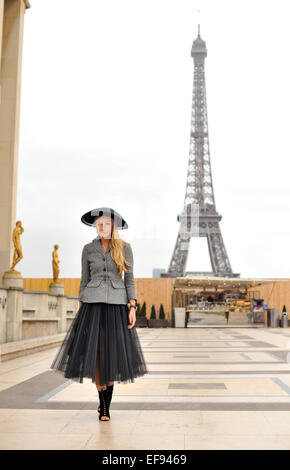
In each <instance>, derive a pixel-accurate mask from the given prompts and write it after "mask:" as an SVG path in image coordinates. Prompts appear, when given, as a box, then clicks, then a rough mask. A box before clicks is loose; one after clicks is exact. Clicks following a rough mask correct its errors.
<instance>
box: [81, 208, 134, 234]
mask: <svg viewBox="0 0 290 470" xmlns="http://www.w3.org/2000/svg"><path fill="white" fill-rule="evenodd" d="M98 215H105V216H107V217H111V219H113V221H114V223H115V227H116V228H118V229H120V230H124V229H126V228H128V224H127V222H126V220H125V219H124V218H123V217H122V216H121V215H120V214H119V213H118V212H117V211H115V210H114V209H112V208H111V207H98V208H97V209H93V210H91V211H89V212H86V213H85V214H84V215H82V216H81V221H82V222H83V223H84V224H86V225H90V226H91V227H95V226H96V223H95V218H96V217H97V216H98Z"/></svg>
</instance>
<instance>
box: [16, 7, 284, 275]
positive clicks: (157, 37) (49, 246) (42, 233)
mask: <svg viewBox="0 0 290 470" xmlns="http://www.w3.org/2000/svg"><path fill="white" fill-rule="evenodd" d="M30 3H31V8H30V9H28V10H26V14H25V25H24V44H23V69H22V86H21V113H20V146H19V171H18V201H17V220H18V219H20V220H21V221H22V222H23V226H24V230H25V231H24V233H23V235H22V237H21V243H22V247H23V252H24V258H23V260H22V261H21V262H20V264H19V270H20V271H21V272H22V275H23V276H24V277H52V270H51V253H52V250H53V245H54V244H55V243H57V244H59V257H60V277H80V257H81V250H82V247H83V245H84V244H85V243H88V242H90V241H91V240H92V239H93V238H94V237H95V236H96V231H95V229H94V228H90V227H87V226H85V225H84V224H82V223H81V221H80V217H81V215H82V214H83V213H85V212H87V211H89V210H91V209H94V208H95V207H99V206H109V207H113V208H114V209H116V210H117V211H118V212H120V213H121V214H122V215H123V217H124V218H125V220H126V221H127V222H128V224H129V229H128V230H125V231H120V235H121V236H122V237H123V238H124V239H125V240H128V241H129V242H130V243H131V245H132V248H133V252H134V261H135V269H134V274H135V277H151V276H152V269H153V268H165V269H166V270H167V269H168V265H169V262H170V258H171V255H172V252H173V248H174V244H175V241H176V237H177V233H178V229H179V223H178V222H177V214H179V213H180V212H181V211H182V208H183V203H184V195H185V183H186V174H187V165H188V154H189V134H190V115H191V97H192V83H193V60H192V58H191V55H190V52H191V46H192V42H193V40H194V39H195V38H196V36H197V28H198V23H200V30H201V37H202V38H203V39H204V40H205V41H206V46H207V50H208V55H207V58H206V60H205V72H206V90H207V104H208V122H209V139H210V154H211V166H212V176H213V186H214V196H215V201H216V208H217V211H218V212H219V213H220V214H221V215H222V220H221V222H220V227H221V231H222V236H223V238H224V242H225V246H226V250H227V252H228V256H229V259H230V263H231V266H232V269H233V271H234V272H235V273H240V274H241V277H249V276H254V277H290V276H289V238H290V237H289V235H290V221H289V215H290V211H289V206H290V185H289V178H290V174H289V173H290V172H289V169H290V168H289V167H290V165H289V157H290V143H289V109H290V91H289V89H290V88H289V83H290V66H289V44H290V29H289V24H288V23H289V2H288V1H287V0H285V1H282V0H280V1H279V0H278V1H276V2H275V3H274V2H273V1H265V0H263V1H261V0H255V1H248V0H243V1H234V2H233V1H230V0H224V1H223V0H219V1H218V2H216V1H205V0H203V1H193V0H182V1H180V0H174V1H173V0H146V1H145V0H142V1H141V0H122V1H120V0H107V1H106V2H104V1H99V0H82V2H80V1H79V0H61V1H59V0H50V1H49V2H47V0H31V2H30ZM199 9H200V11H201V13H200V14H199V13H197V12H198V10H199ZM17 269H18V268H17ZM187 270H191V271H196V270H205V271H210V270H211V266H210V261H209V254H208V249H207V243H206V239H205V238H193V239H192V241H191V246H190V255H189V259H188V263H187Z"/></svg>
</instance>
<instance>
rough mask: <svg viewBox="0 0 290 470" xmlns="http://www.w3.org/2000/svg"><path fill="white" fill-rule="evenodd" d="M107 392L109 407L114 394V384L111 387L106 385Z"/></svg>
mask: <svg viewBox="0 0 290 470" xmlns="http://www.w3.org/2000/svg"><path fill="white" fill-rule="evenodd" d="M107 391H108V401H109V407H110V405H111V401H112V396H113V392H114V384H112V385H107Z"/></svg>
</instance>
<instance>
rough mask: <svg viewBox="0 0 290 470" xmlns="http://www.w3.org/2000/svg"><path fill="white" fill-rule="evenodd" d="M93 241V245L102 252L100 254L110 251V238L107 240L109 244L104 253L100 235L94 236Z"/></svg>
mask: <svg viewBox="0 0 290 470" xmlns="http://www.w3.org/2000/svg"><path fill="white" fill-rule="evenodd" d="M93 243H94V244H95V247H96V249H97V250H98V251H99V252H100V253H102V255H105V254H107V253H108V251H110V249H111V240H110V241H109V246H108V249H107V251H106V253H105V252H104V251H103V248H102V245H101V236H100V235H98V236H97V237H96V238H94V239H93Z"/></svg>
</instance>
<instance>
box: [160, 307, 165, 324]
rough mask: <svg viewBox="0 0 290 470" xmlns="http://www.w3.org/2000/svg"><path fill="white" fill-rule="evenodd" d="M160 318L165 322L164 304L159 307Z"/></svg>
mask: <svg viewBox="0 0 290 470" xmlns="http://www.w3.org/2000/svg"><path fill="white" fill-rule="evenodd" d="M159 318H160V320H161V319H162V320H163V319H164V318H165V313H164V308H163V304H161V305H160V307H159Z"/></svg>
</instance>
